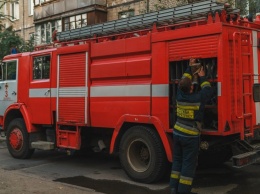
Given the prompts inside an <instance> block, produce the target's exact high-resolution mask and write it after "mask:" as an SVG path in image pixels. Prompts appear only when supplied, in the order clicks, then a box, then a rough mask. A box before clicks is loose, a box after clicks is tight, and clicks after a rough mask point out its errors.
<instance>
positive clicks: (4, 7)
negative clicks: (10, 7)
mask: <svg viewBox="0 0 260 194" xmlns="http://www.w3.org/2000/svg"><path fill="white" fill-rule="evenodd" d="M0 6H1V7H0V13H1V18H4V16H5V15H7V14H6V3H5V4H4V5H0Z"/></svg>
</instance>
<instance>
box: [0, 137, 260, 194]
mask: <svg viewBox="0 0 260 194" xmlns="http://www.w3.org/2000/svg"><path fill="white" fill-rule="evenodd" d="M13 177H15V178H13ZM259 177H260V162H258V163H256V164H254V165H250V166H247V167H244V168H242V169H234V168H232V167H231V164H230V163H226V164H225V165H222V166H218V167H211V168H200V169H198V170H197V173H196V178H195V181H194V189H193V191H194V192H197V193H199V194H258V193H260V191H259V190H260V178H259ZM7 180H8V181H7ZM17 191H23V192H18V193H37V194H38V193H43V194H44V193H46V194H47V193H48V194H50V193H63V194H64V193H74V194H81V193H85V194H98V193H99V194H100V193H104V194H167V193H169V188H168V180H167V179H165V180H162V181H161V182H159V183H156V184H149V185H148V184H139V183H135V182H133V181H131V180H129V178H128V177H127V176H126V174H125V173H124V172H123V170H122V169H121V167H120V163H119V160H118V158H117V157H115V156H109V155H107V154H100V153H95V154H90V155H73V156H68V155H67V154H66V153H64V152H58V151H39V150H38V151H36V152H35V153H34V155H33V157H32V158H31V159H29V160H18V159H14V158H12V157H11V156H10V155H9V153H8V150H7V148H6V145H5V142H4V141H2V140H1V139H0V193H14V192H16V193H17Z"/></svg>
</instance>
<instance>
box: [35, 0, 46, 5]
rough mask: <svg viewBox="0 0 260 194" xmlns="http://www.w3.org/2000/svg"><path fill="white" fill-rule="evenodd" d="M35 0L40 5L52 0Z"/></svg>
mask: <svg viewBox="0 0 260 194" xmlns="http://www.w3.org/2000/svg"><path fill="white" fill-rule="evenodd" d="M34 1H35V5H40V4H42V3H45V2H47V1H50V0H34Z"/></svg>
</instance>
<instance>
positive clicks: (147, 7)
mask: <svg viewBox="0 0 260 194" xmlns="http://www.w3.org/2000/svg"><path fill="white" fill-rule="evenodd" d="M149 5H150V0H146V12H147V13H149V12H150V6H149Z"/></svg>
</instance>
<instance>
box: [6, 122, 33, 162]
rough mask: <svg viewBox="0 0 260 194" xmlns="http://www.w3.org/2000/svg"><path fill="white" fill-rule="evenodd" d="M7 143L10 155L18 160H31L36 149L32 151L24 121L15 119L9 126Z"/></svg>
mask: <svg viewBox="0 0 260 194" xmlns="http://www.w3.org/2000/svg"><path fill="white" fill-rule="evenodd" d="M6 142H7V148H8V150H9V153H10V154H11V155H12V156H13V157H14V158H18V159H27V158H30V157H31V156H32V154H33V152H34V149H30V142H29V134H28V132H27V130H26V127H25V123H24V120H23V119H21V118H17V119H14V120H13V121H12V122H11V123H10V124H9V126H8V128H7V132H6Z"/></svg>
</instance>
